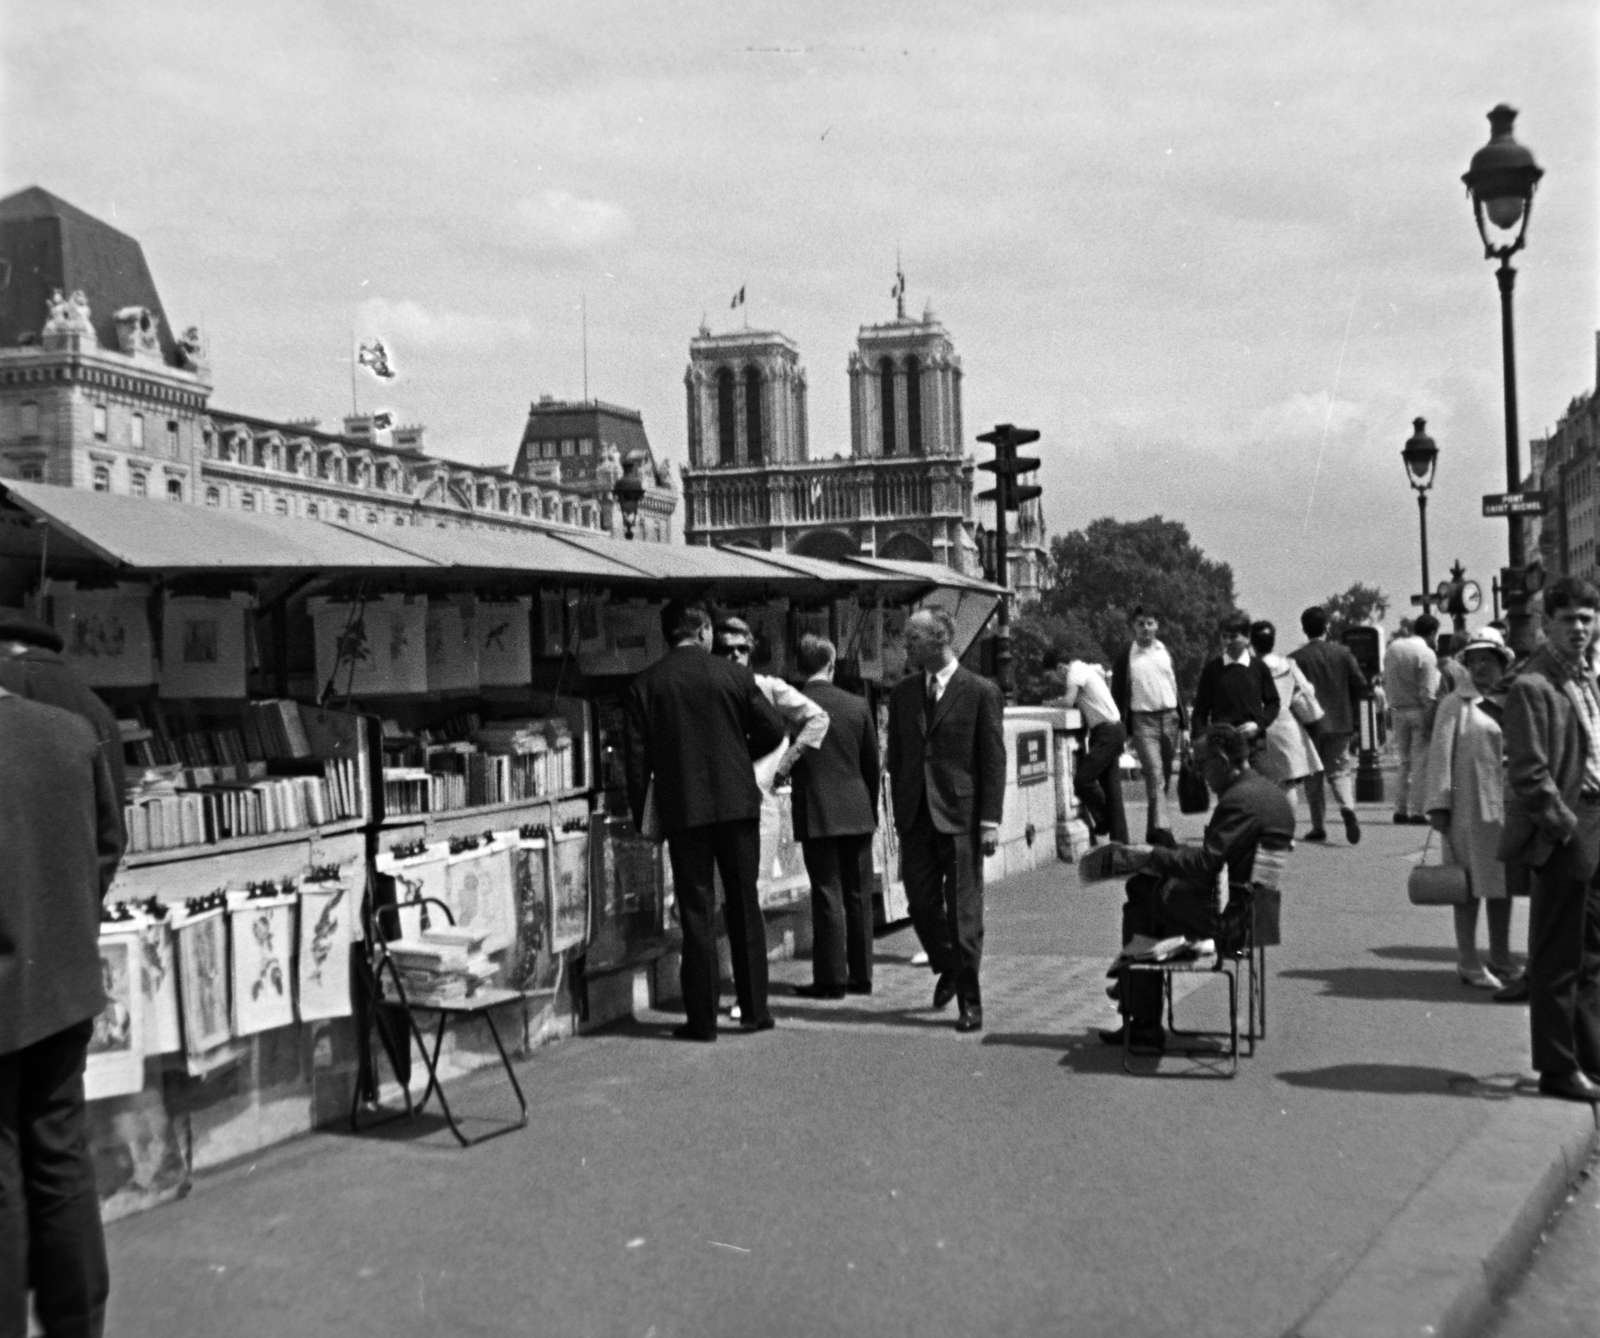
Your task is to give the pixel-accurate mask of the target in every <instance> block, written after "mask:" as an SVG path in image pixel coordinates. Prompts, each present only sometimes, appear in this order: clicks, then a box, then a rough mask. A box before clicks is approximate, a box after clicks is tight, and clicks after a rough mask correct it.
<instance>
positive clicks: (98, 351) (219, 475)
mask: <svg viewBox="0 0 1600 1338" xmlns="http://www.w3.org/2000/svg"><path fill="white" fill-rule="evenodd" d="M0 259H3V261H4V262H5V264H6V266H7V268H8V270H9V272H11V273H13V274H16V275H17V276H18V277H19V280H20V281H19V282H16V283H13V284H10V285H8V286H6V288H5V289H4V290H0V477H3V478H17V479H28V480H36V481H39V482H44V483H53V484H58V485H61V486H63V487H75V488H89V489H93V490H95V491H97V492H114V493H123V494H128V495H133V496H141V497H152V498H164V499H167V500H169V501H175V502H184V503H188V504H191V505H195V506H213V507H224V508H235V509H238V510H242V511H253V512H259V513H264V514H269V515H273V514H275V515H284V516H301V517H306V518H310V519H317V520H327V521H335V522H344V523H361V524H368V525H440V526H448V525H466V526H476V527H483V526H487V527H492V528H519V527H525V526H537V527H539V528H549V527H552V526H554V527H560V526H571V527H573V528H576V529H582V530H589V531H599V532H606V531H608V530H609V529H610V528H611V512H612V501H611V497H610V493H609V484H608V483H607V482H606V480H605V479H603V478H600V477H599V476H598V475H596V473H595V472H594V471H593V470H592V469H591V470H590V471H589V474H588V475H587V476H586V477H582V478H579V477H576V476H574V477H571V478H569V477H567V476H566V474H565V472H564V470H563V469H562V468H561V467H559V466H558V467H557V468H555V469H544V468H532V467H530V468H526V469H524V468H521V467H520V466H522V464H523V463H524V462H523V460H522V458H521V457H520V456H519V460H518V465H519V468H518V469H516V470H510V469H505V468H502V467H498V466H492V465H476V464H468V463H465V462H462V461H456V460H449V459H444V458H441V457H437V456H432V455H429V454H427V453H426V452H425V451H424V450H423V429H422V428H420V427H417V426H395V425H392V424H390V423H389V422H387V421H386V416H383V417H377V416H352V417H350V418H346V419H345V420H344V421H343V423H342V424H341V425H340V427H339V428H338V429H336V430H332V431H325V430H323V429H322V428H321V427H320V426H319V425H318V423H317V421H316V420H315V419H307V420H304V421H300V422H289V423H282V422H276V421H274V420H270V419H264V418H258V417H255V416H252V415H249V414H242V413H230V412H227V411H225V410H221V409H216V408H213V407H211V405H210V402H209V401H210V396H211V389H212V385H211V376H210V367H209V364H208V362H207V360H206V357H205V352H204V348H203V346H202V343H201V339H200V335H199V332H198V331H197V330H194V329H192V328H191V329H189V330H186V331H184V332H183V333H182V334H181V335H178V336H173V335H172V333H171V332H170V330H169V327H168V325H167V321H166V315H165V312H164V311H163V309H162V307H161V299H160V297H159V295H158V294H157V293H156V290H155V285H154V282H153V281H152V280H151V278H150V275H149V270H148V269H147V268H146V266H145V262H144V256H143V252H142V250H141V248H140V247H139V244H138V242H136V241H135V240H134V239H133V238H131V237H128V236H126V235H124V234H123V233H120V232H118V231H116V229H114V228H111V227H109V226H108V225H106V224H104V223H102V222H101V221H100V220H98V219H95V218H92V217H91V216H89V215H88V214H85V213H83V212H82V211H81V210H78V209H75V208H74V207H73V206H71V205H69V204H67V203H66V202H64V201H61V200H58V199H56V198H55V197H54V196H51V195H49V194H48V193H47V192H45V191H42V190H39V189H37V188H33V189H30V190H27V191H22V192H19V193H18V194H16V195H13V196H10V197H8V198H7V199H5V200H3V201H0ZM108 308H112V309H109V310H108ZM609 412H610V414H611V416H612V417H616V416H619V415H621V416H626V415H627V414H629V413H630V412H631V411H629V410H616V409H610V410H609ZM633 419H634V420H635V422H637V419H638V415H637V414H633ZM638 435H639V437H640V438H641V439H642V437H643V428H642V425H641V426H640V427H639V429H638ZM525 440H526V438H525ZM645 449H646V451H647V452H648V443H646V444H645ZM652 468H653V466H652ZM663 477H664V479H665V481H664V482H663V481H662V479H663ZM652 478H653V483H652V486H651V489H650V493H649V495H648V497H647V499H646V506H645V507H644V508H641V510H642V512H644V513H645V514H648V515H649V516H650V517H651V524H650V525H649V526H648V527H647V528H648V533H647V534H641V535H640V537H642V538H644V537H648V538H663V539H665V538H669V537H670V521H671V516H672V513H673V511H674V510H675V508H676V493H675V492H674V491H673V489H672V480H671V475H670V471H668V472H666V473H665V474H664V476H663V474H662V472H661V471H654V472H653V473H652ZM612 481H614V476H613V478H612ZM661 520H664V521H665V522H667V524H666V525H665V526H662V525H660V524H658V523H657V522H658V521H661Z"/></svg>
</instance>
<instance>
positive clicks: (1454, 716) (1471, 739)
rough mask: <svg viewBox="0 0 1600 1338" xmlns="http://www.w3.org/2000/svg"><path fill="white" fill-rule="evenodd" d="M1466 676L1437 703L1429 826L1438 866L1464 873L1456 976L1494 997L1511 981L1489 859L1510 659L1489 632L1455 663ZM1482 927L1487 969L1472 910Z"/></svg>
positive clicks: (1505, 908) (1503, 895) (1497, 870)
mask: <svg viewBox="0 0 1600 1338" xmlns="http://www.w3.org/2000/svg"><path fill="white" fill-rule="evenodd" d="M1459 659H1460V662H1461V665H1462V667H1463V669H1464V670H1465V673H1464V674H1463V675H1460V676H1458V677H1459V678H1460V679H1461V681H1459V682H1458V684H1457V686H1456V688H1455V690H1454V691H1453V692H1451V693H1450V695H1449V696H1447V697H1446V698H1445V699H1444V700H1443V701H1441V702H1440V703H1439V712H1438V715H1437V716H1436V717H1435V718H1434V722H1433V741H1432V743H1431V744H1430V745H1429V747H1428V789H1427V796H1428V798H1427V814H1428V821H1429V823H1430V824H1431V825H1432V826H1433V829H1434V831H1436V832H1438V833H1439V834H1440V838H1441V840H1442V841H1443V842H1444V862H1445V863H1446V864H1456V865H1460V866H1462V867H1464V868H1465V869H1466V871H1467V879H1468V883H1469V886H1470V889H1471V892H1472V899H1471V900H1470V901H1467V902H1465V903H1463V904H1461V905H1458V906H1453V907H1451V909H1452V910H1453V911H1454V912H1455V919H1456V974H1457V975H1459V976H1460V977H1461V982H1462V984H1464V985H1471V986H1473V987H1474V988H1476V989H1483V990H1494V989H1499V988H1500V986H1501V983H1502V981H1504V980H1507V979H1509V978H1510V976H1511V973H1512V965H1511V898H1510V896H1509V895H1508V893H1507V891H1506V870H1505V865H1503V864H1501V863H1500V861H1499V860H1498V859H1496V858H1495V851H1496V850H1497V849H1498V848H1499V845H1500V832H1501V829H1502V827H1504V825H1505V772H1504V770H1503V765H1502V745H1501V737H1500V714H1501V695H1500V692H1499V686H1500V682H1501V680H1502V679H1504V677H1505V675H1506V672H1507V670H1509V669H1510V668H1511V665H1512V663H1513V656H1512V654H1511V650H1510V648H1509V647H1507V645H1506V643H1505V638H1504V637H1502V636H1501V635H1500V633H1499V632H1497V631H1496V630H1495V629H1494V628H1492V627H1485V628H1484V629H1483V630H1481V631H1479V632H1475V633H1474V634H1473V636H1472V639H1471V640H1470V641H1468V642H1467V643H1466V645H1465V646H1464V647H1463V649H1462V650H1461V652H1460V656H1459ZM1480 901H1481V902H1483V903H1484V905H1485V908H1486V910H1485V916H1486V918H1487V919H1488V921H1489V962H1488V965H1487V966H1485V965H1484V963H1483V961H1482V959H1481V958H1480V957H1479V955H1478V944H1477V935H1478V903H1479V902H1480Z"/></svg>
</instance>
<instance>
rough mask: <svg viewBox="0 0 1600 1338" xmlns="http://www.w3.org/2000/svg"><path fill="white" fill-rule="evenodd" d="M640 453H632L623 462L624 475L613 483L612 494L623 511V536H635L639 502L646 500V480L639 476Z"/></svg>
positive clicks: (629, 537) (619, 508) (618, 507)
mask: <svg viewBox="0 0 1600 1338" xmlns="http://www.w3.org/2000/svg"><path fill="white" fill-rule="evenodd" d="M639 458H640V457H639V455H638V453H637V452H636V453H635V454H633V455H630V456H629V457H628V458H627V460H626V461H625V462H624V463H623V467H622V477H621V478H619V479H618V480H617V481H616V482H615V483H614V484H612V485H611V495H612V496H613V497H615V498H616V499H617V509H618V510H619V511H621V512H622V527H623V537H624V538H627V539H631V538H633V523H634V521H636V520H638V518H639V503H640V502H642V501H644V480H643V479H642V478H640V477H639Z"/></svg>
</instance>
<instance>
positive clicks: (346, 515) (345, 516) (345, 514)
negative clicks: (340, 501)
mask: <svg viewBox="0 0 1600 1338" xmlns="http://www.w3.org/2000/svg"><path fill="white" fill-rule="evenodd" d="M339 519H340V520H349V519H350V508H349V507H347V506H341V507H340V508H339Z"/></svg>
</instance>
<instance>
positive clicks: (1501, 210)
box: [1461, 102, 1544, 655]
mask: <svg viewBox="0 0 1600 1338" xmlns="http://www.w3.org/2000/svg"><path fill="white" fill-rule="evenodd" d="M1516 119H1517V113H1516V111H1515V110H1514V109H1513V108H1511V107H1508V106H1506V104H1505V103H1503V102H1502V103H1501V104H1500V105H1499V106H1498V107H1496V108H1495V109H1494V110H1493V111H1492V112H1490V113H1489V142H1488V143H1487V144H1485V145H1484V146H1483V147H1482V148H1481V149H1479V150H1478V151H1477V152H1476V153H1475V154H1473V155H1472V166H1471V167H1470V168H1469V169H1468V170H1467V172H1466V173H1465V174H1464V175H1463V176H1462V178H1461V180H1462V181H1464V182H1465V183H1466V186H1467V191H1468V193H1469V194H1470V195H1471V196H1472V214H1473V217H1474V218H1475V219H1476V220H1477V224H1478V236H1479V237H1480V238H1482V240H1483V256H1484V259H1485V260H1498V261H1499V262H1500V268H1499V269H1498V270H1496V271H1495V278H1496V279H1497V280H1498V281H1499V284H1500V348H1501V357H1502V361H1503V362H1504V365H1505V368H1504V370H1505V390H1506V491H1507V492H1508V493H1515V492H1517V491H1518V489H1519V488H1521V486H1522V459H1521V450H1520V446H1519V443H1518V431H1517V357H1516V344H1515V341H1514V339H1513V337H1512V324H1511V293H1512V290H1513V289H1514V288H1515V287H1516V283H1517V272H1516V270H1514V269H1512V268H1511V257H1512V256H1514V255H1515V254H1516V253H1517V252H1518V251H1520V250H1521V249H1522V247H1523V243H1524V242H1525V241H1526V240H1527V236H1528V216H1529V215H1530V214H1531V213H1532V212H1533V192H1534V188H1535V187H1537V186H1538V184H1539V178H1540V177H1542V176H1543V175H1544V169H1543V168H1542V167H1540V166H1539V165H1538V164H1537V163H1535V162H1534V161H1533V154H1532V153H1530V152H1529V151H1528V150H1527V149H1525V148H1523V146H1522V145H1520V144H1518V143H1517V141H1516V140H1515V139H1514V138H1512V135H1511V125H1512V122H1514V121H1515V120H1516ZM1507 522H1508V524H1509V526H1510V542H1509V546H1508V547H1509V559H1510V565H1509V566H1508V567H1507V568H1506V570H1505V572H1504V573H1503V577H1502V580H1501V589H1502V593H1503V594H1504V595H1505V602H1506V621H1507V622H1508V623H1509V624H1510V626H1511V647H1512V649H1513V650H1514V651H1516V653H1517V654H1518V655H1525V654H1527V653H1528V652H1529V651H1530V650H1532V649H1533V647H1532V645H1531V640H1532V638H1531V636H1530V635H1529V627H1528V623H1529V616H1528V591H1527V584H1526V573H1525V569H1524V563H1525V561H1526V558H1527V554H1526V551H1525V550H1524V548H1523V530H1522V517H1521V516H1519V515H1517V514H1515V513H1514V512H1513V513H1512V514H1510V515H1509V516H1508V517H1507Z"/></svg>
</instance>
